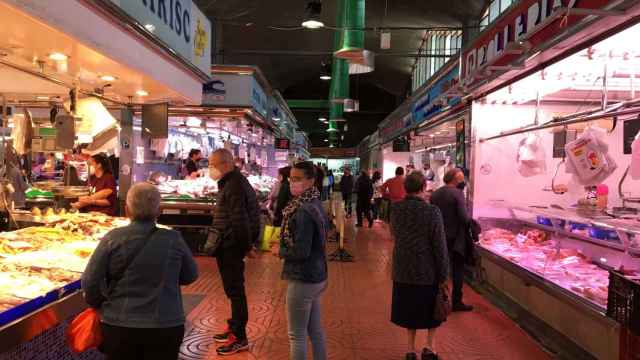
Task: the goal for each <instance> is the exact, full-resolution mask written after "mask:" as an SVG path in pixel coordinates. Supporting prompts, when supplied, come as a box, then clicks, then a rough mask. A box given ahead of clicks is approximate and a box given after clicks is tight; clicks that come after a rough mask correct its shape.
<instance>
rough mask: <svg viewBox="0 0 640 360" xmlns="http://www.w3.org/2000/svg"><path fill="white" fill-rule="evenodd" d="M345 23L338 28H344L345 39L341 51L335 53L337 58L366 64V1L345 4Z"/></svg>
mask: <svg viewBox="0 0 640 360" xmlns="http://www.w3.org/2000/svg"><path fill="white" fill-rule="evenodd" d="M343 11H344V18H345V23H344V24H343V25H342V26H340V25H339V26H338V28H343V29H345V30H343V31H342V32H343V34H344V35H343V38H342V44H341V47H340V49H338V50H337V51H336V52H335V54H334V55H335V57H337V58H339V59H346V60H349V61H351V62H353V63H358V64H362V63H364V62H365V53H364V51H365V50H364V31H363V30H362V29H363V28H364V19H365V6H364V0H346V1H345V4H344V10H343Z"/></svg>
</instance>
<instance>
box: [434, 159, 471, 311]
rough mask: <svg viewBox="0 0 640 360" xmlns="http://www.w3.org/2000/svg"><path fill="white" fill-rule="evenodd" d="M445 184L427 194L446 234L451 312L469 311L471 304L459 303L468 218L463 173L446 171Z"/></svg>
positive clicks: (460, 171)
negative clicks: (449, 264)
mask: <svg viewBox="0 0 640 360" xmlns="http://www.w3.org/2000/svg"><path fill="white" fill-rule="evenodd" d="M443 180H444V182H445V184H446V185H445V186H443V187H441V188H440V189H438V190H436V191H435V192H434V193H433V195H431V203H432V204H433V205H435V206H437V207H438V208H440V212H441V213H442V219H443V220H444V230H445V233H446V235H447V248H448V249H449V259H450V262H451V267H452V272H451V277H452V279H453V289H452V294H451V300H452V303H453V311H471V310H473V306H471V305H466V304H464V302H462V284H463V280H464V266H465V257H466V256H467V246H466V234H467V232H468V229H469V224H470V222H471V218H470V217H469V215H468V214H467V208H466V206H465V200H464V193H463V192H462V190H463V189H464V187H465V181H464V173H463V172H462V170H460V169H452V170H449V171H447V173H446V174H445V175H444V178H443Z"/></svg>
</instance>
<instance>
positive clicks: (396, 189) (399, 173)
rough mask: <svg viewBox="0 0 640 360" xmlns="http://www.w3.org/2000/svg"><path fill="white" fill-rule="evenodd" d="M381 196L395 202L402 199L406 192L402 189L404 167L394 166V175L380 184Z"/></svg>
mask: <svg viewBox="0 0 640 360" xmlns="http://www.w3.org/2000/svg"><path fill="white" fill-rule="evenodd" d="M382 193H383V196H384V197H385V198H387V199H389V200H390V201H391V202H392V203H397V202H398V201H401V200H402V199H404V197H405V195H406V194H407V193H406V191H405V190H404V168H403V167H402V166H398V167H397V168H396V176H395V177H392V178H391V179H389V180H387V181H385V182H384V184H382Z"/></svg>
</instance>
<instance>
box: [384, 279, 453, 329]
mask: <svg viewBox="0 0 640 360" xmlns="http://www.w3.org/2000/svg"><path fill="white" fill-rule="evenodd" d="M437 295H438V286H437V285H413V284H404V283H399V282H394V283H393V294H392V297H391V322H392V323H394V324H396V325H398V326H400V327H403V328H406V329H434V328H437V327H438V326H440V325H441V324H442V322H440V321H437V320H435V319H434V318H433V310H434V307H435V303H436V296H437Z"/></svg>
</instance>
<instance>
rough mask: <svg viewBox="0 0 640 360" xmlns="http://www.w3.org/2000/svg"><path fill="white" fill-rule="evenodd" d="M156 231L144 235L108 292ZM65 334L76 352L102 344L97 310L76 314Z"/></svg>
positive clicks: (87, 310) (89, 309) (156, 229)
mask: <svg viewBox="0 0 640 360" xmlns="http://www.w3.org/2000/svg"><path fill="white" fill-rule="evenodd" d="M156 231H158V227H156V226H154V227H153V229H151V231H150V232H149V234H147V236H145V241H144V242H143V244H142V246H140V249H138V251H137V252H134V254H135V255H133V256H132V257H130V258H129V259H128V260H127V262H126V263H125V266H124V267H123V268H122V271H121V272H120V274H119V276H118V277H116V278H115V279H113V280H112V281H111V283H110V284H109V292H111V291H113V289H115V288H116V285H117V284H118V282H119V281H120V280H122V279H123V278H124V274H125V273H126V272H127V269H128V268H129V266H131V264H133V262H134V261H136V259H137V258H138V257H140V254H141V253H142V250H144V248H145V247H146V246H147V244H148V243H149V241H150V240H151V237H153V235H154V234H155V233H156ZM65 335H66V340H67V345H69V347H70V348H71V350H73V351H74V352H76V353H81V352H84V351H87V350H89V349H96V348H99V347H100V345H102V340H103V337H102V328H101V326H100V313H99V312H98V310H97V309H94V308H88V309H86V310H84V311H83V312H81V313H80V314H78V316H76V317H75V318H74V319H73V320H72V321H71V324H69V328H67V331H66V334H65Z"/></svg>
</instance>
